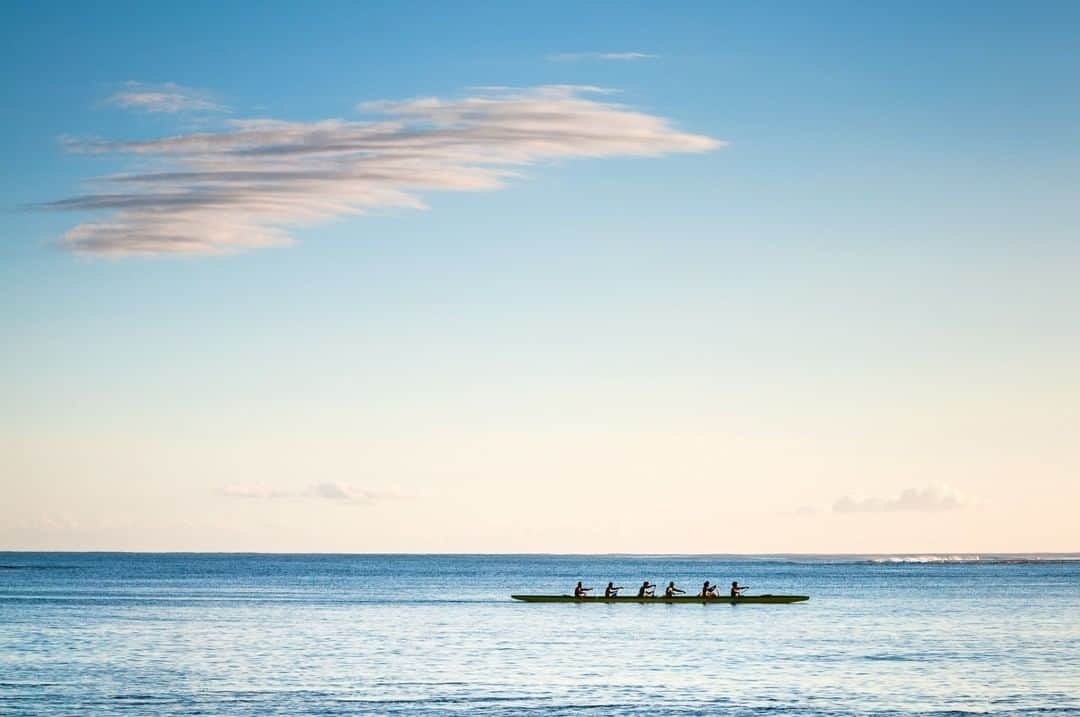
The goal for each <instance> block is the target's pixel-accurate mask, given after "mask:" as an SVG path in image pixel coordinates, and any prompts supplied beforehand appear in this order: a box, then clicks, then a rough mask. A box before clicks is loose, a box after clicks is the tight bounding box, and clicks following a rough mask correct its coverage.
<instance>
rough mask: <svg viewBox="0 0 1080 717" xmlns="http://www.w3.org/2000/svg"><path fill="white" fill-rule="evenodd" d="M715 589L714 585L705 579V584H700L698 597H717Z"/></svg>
mask: <svg viewBox="0 0 1080 717" xmlns="http://www.w3.org/2000/svg"><path fill="white" fill-rule="evenodd" d="M716 591H717V588H716V586H715V585H712V584H710V583H709V581H708V580H706V581H705V584H704V585H702V586H701V595H700V596H699V597H703V598H714V597H717V594H716Z"/></svg>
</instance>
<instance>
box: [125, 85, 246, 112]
mask: <svg viewBox="0 0 1080 717" xmlns="http://www.w3.org/2000/svg"><path fill="white" fill-rule="evenodd" d="M105 102H106V103H107V104H110V105H114V106H116V107H123V108H124V109H130V110H140V111H143V112H155V113H166V114H176V113H178V112H224V111H226V108H225V107H224V106H222V105H219V104H218V103H216V102H214V101H213V100H211V99H210V96H209V94H208V93H206V92H203V91H202V90H196V89H194V88H191V87H184V86H183V85H178V84H175V83H173V82H166V83H164V84H161V85H150V84H146V83H143V82H127V83H125V84H124V89H122V90H121V91H119V92H117V93H115V94H113V95H110V96H109V97H108V98H107V99H106V100H105Z"/></svg>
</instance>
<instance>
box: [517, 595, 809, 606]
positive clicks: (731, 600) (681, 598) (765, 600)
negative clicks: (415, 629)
mask: <svg viewBox="0 0 1080 717" xmlns="http://www.w3.org/2000/svg"><path fill="white" fill-rule="evenodd" d="M510 597H512V598H513V599H515V600H521V601H522V602H586V603H594V602H604V603H613V602H636V603H654V602H657V603H669V604H670V603H700V604H702V605H712V604H714V603H715V604H717V605H743V604H749V605H780V604H787V603H793V602H805V601H806V600H809V599H810V596H809V595H740V596H738V597H725V596H718V597H709V598H705V597H701V596H700V595H676V596H674V597H664V596H663V595H660V596H657V597H637V596H634V595H619V596H617V597H603V596H601V595H596V596H587V597H574V596H573V595H511V596H510Z"/></svg>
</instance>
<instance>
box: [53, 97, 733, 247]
mask: <svg viewBox="0 0 1080 717" xmlns="http://www.w3.org/2000/svg"><path fill="white" fill-rule="evenodd" d="M359 110H360V111H361V112H363V113H365V114H367V115H370V116H373V117H374V120H372V121H346V120H325V121H320V122H286V121H279V120H265V119H260V120H233V121H231V122H229V123H228V127H229V128H228V130H227V131H222V132H201V133H193V134H186V135H178V136H174V137H165V138H162V139H155V140H151V141H141V142H102V141H81V140H72V139H67V140H65V145H66V147H67V148H68V149H69V150H70V151H73V152H78V153H83V154H113V155H123V156H128V157H130V158H132V160H135V161H137V163H138V166H139V171H137V172H132V173H125V174H115V175H109V176H105V177H101V178H99V179H98V180H95V184H96V186H97V191H94V192H92V193H88V194H83V195H79V196H74V197H70V198H67V199H61V200H59V201H55V202H49V203H47V204H44V205H41V208H44V209H49V210H57V211H61V210H66V211H80V212H85V211H93V212H104V213H105V216H104V217H103V218H101V219H100V220H97V221H91V222H87V223H84V224H80V225H78V226H76V227H75V228H73V229H71V230H70V231H69V232H67V234H65V235H64V237H63V240H62V241H63V243H64V244H65V245H66V246H67V247H68V248H70V249H73V250H75V251H78V252H85V253H92V254H111V255H131V254H221V253H229V252H235V251H240V250H245V249H254V248H258V247H266V246H274V245H281V244H287V243H289V242H290V241H291V237H290V234H289V232H288V229H289V228H291V227H297V226H302V225H305V224H310V223H314V222H319V221H322V220H326V219H330V218H333V217H338V216H343V215H351V214H362V213H364V212H365V211H369V210H372V209H380V208H423V206H424V204H423V202H422V200H421V199H420V195H421V194H423V193H424V192H426V191H467V192H473V191H482V190H492V189H497V188H499V187H501V186H502V185H503V183H504V182H506V181H507V180H508V179H510V178H512V177H514V176H516V175H517V174H518V173H519V172H520V168H522V167H525V166H528V165H530V164H535V163H539V162H550V161H555V160H560V159H573V158H586V157H615V156H660V155H664V154H669V153H674V152H704V151H707V150H711V149H714V148H716V147H719V146H721V143H720V142H718V141H716V140H714V139H711V138H709V137H704V136H701V135H694V134H687V133H684V132H679V131H678V130H676V129H674V128H673V127H672V126H671V124H670V123H669V122H668V121H667V120H665V119H663V118H661V117H656V116H653V115H649V114H644V113H641V112H636V111H633V110H631V109H628V108H627V107H625V106H623V105H620V104H616V103H614V102H610V101H608V100H607V93H606V92H605V91H604V90H601V89H600V88H594V87H576V86H544V87H538V88H533V89H528V90H514V89H508V88H489V89H487V90H484V91H478V93H477V95H476V96H472V97H466V98H462V99H453V100H442V99H437V98H430V99H419V100H411V101H403V102H373V103H367V104H363V105H361V106H360V107H359Z"/></svg>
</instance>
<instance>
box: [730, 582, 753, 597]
mask: <svg viewBox="0 0 1080 717" xmlns="http://www.w3.org/2000/svg"><path fill="white" fill-rule="evenodd" d="M749 589H750V586H749V585H739V581H738V580H732V581H731V597H733V598H738V597H742V591H743V590H749Z"/></svg>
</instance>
